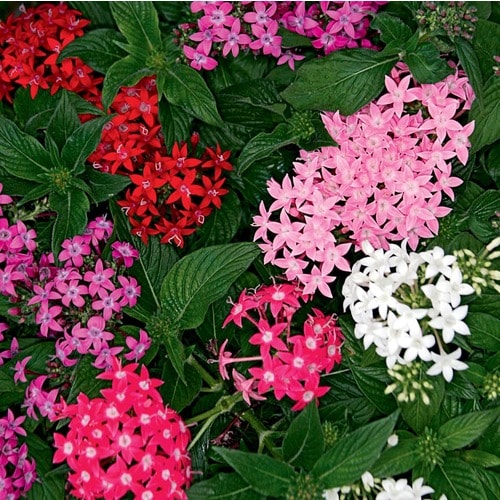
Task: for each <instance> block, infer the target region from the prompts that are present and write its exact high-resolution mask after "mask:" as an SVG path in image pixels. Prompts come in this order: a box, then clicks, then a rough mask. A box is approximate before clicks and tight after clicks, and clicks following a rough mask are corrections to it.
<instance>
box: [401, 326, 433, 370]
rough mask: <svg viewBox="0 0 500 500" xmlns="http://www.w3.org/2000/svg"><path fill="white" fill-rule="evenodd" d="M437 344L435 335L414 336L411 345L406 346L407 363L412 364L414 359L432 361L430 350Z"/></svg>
mask: <svg viewBox="0 0 500 500" xmlns="http://www.w3.org/2000/svg"><path fill="white" fill-rule="evenodd" d="M435 343H436V338H435V337H434V335H422V332H420V334H419V335H412V336H411V338H410V343H409V345H407V346H406V351H405V353H404V355H403V358H404V360H405V361H406V363H411V362H412V361H413V360H414V359H416V358H420V359H421V360H422V361H430V360H431V353H430V351H429V348H430V347H432V346H433V345H434V344H435Z"/></svg>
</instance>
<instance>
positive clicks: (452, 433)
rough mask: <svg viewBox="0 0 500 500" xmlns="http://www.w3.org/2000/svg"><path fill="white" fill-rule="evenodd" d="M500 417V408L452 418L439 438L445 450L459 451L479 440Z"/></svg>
mask: <svg viewBox="0 0 500 500" xmlns="http://www.w3.org/2000/svg"><path fill="white" fill-rule="evenodd" d="M499 416H500V408H495V409H493V410H485V411H474V412H471V413H467V414H465V415H460V416H459V417H455V418H452V419H451V420H449V421H448V422H446V423H445V424H443V425H442V426H441V427H440V428H439V430H438V438H439V441H440V444H441V446H442V447H443V448H444V449H445V450H457V449H458V448H463V447H464V446H467V445H469V444H470V443H472V442H473V441H474V440H476V439H478V438H479V437H480V436H481V434H483V432H484V431H485V430H486V429H487V428H488V427H489V426H490V425H491V424H492V423H493V422H494V421H495V419H496V418H498V417H499Z"/></svg>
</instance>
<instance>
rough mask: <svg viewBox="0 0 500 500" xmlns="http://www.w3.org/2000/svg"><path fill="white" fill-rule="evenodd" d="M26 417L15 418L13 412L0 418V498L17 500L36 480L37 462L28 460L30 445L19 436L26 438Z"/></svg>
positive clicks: (9, 411) (8, 412)
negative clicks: (24, 423)
mask: <svg viewBox="0 0 500 500" xmlns="http://www.w3.org/2000/svg"><path fill="white" fill-rule="evenodd" d="M25 419H26V417H17V418H16V417H15V415H14V413H13V412H12V411H11V410H7V415H6V416H5V417H3V418H0V498H2V499H8V500H16V499H17V498H21V496H24V495H25V493H26V492H27V491H28V490H29V489H30V488H31V486H32V485H33V483H34V482H35V479H36V468H35V461H34V460H29V459H28V445H27V444H26V443H22V444H20V443H19V441H18V436H26V431H25V430H24V429H23V427H22V426H21V424H22V423H23V422H24V420H25Z"/></svg>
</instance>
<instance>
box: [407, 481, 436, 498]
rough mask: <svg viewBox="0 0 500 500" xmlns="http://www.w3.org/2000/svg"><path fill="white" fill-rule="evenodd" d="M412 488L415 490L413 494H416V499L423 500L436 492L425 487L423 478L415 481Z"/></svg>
mask: <svg viewBox="0 0 500 500" xmlns="http://www.w3.org/2000/svg"><path fill="white" fill-rule="evenodd" d="M411 487H412V489H413V493H414V494H415V498H422V497H423V496H424V495H428V494H430V493H434V490H433V489H432V488H431V487H430V486H426V485H424V478H423V477H419V478H418V479H415V481H413V484H412V485H411Z"/></svg>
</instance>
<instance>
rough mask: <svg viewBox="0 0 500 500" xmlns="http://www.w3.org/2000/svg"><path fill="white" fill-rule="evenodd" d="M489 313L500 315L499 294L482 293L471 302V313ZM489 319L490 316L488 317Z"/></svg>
mask: <svg viewBox="0 0 500 500" xmlns="http://www.w3.org/2000/svg"><path fill="white" fill-rule="evenodd" d="M476 312H480V313H487V314H491V315H492V316H496V317H500V301H499V300H498V294H494V293H482V294H481V295H480V296H479V297H477V298H476V299H475V300H474V301H473V302H471V304H469V314H468V317H469V316H470V315H471V314H472V313H476ZM486 319H489V318H486Z"/></svg>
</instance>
